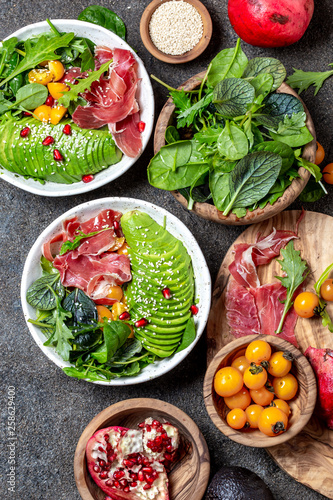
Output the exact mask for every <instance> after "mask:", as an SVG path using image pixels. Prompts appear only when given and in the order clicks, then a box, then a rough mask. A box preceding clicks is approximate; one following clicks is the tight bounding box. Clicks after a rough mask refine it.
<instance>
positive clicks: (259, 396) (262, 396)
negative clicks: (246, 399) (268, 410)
mask: <svg viewBox="0 0 333 500" xmlns="http://www.w3.org/2000/svg"><path fill="white" fill-rule="evenodd" d="M250 396H251V398H252V399H253V401H254V402H255V403H256V404H257V405H260V406H268V405H269V404H270V403H271V402H272V401H273V399H274V393H273V392H271V391H269V390H268V389H267V388H266V387H265V386H263V387H260V389H251V390H250Z"/></svg>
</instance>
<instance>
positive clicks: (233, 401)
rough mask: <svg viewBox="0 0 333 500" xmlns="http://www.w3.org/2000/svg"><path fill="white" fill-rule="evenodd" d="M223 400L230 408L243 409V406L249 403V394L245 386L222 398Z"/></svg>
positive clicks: (245, 406)
mask: <svg viewBox="0 0 333 500" xmlns="http://www.w3.org/2000/svg"><path fill="white" fill-rule="evenodd" d="M224 402H225V404H226V405H227V407H228V408H230V410H233V409H234V408H241V409H242V410H245V408H247V407H248V406H249V404H250V403H251V396H250V393H249V391H248V390H247V389H246V387H243V388H242V389H241V390H240V391H239V392H237V393H236V394H234V395H233V396H229V397H227V398H224Z"/></svg>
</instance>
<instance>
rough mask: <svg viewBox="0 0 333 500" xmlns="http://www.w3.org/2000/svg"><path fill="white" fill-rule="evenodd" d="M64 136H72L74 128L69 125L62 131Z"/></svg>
mask: <svg viewBox="0 0 333 500" xmlns="http://www.w3.org/2000/svg"><path fill="white" fill-rule="evenodd" d="M62 132H63V134H65V135H71V133H72V127H71V126H70V124H69V123H67V124H66V125H65V126H64V128H63V129H62Z"/></svg>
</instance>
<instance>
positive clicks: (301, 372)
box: [203, 335, 317, 448]
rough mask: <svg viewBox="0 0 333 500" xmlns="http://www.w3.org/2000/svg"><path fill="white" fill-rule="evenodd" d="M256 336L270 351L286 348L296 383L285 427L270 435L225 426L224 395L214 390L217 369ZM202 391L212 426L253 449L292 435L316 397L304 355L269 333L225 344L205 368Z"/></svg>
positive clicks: (310, 370)
mask: <svg viewBox="0 0 333 500" xmlns="http://www.w3.org/2000/svg"><path fill="white" fill-rule="evenodd" d="M259 339H260V340H265V341H266V342H268V343H269V345H270V346H271V349H272V352H274V351H283V352H285V351H289V352H290V353H291V354H292V356H293V358H294V360H293V366H292V368H291V373H292V374H293V375H294V376H295V377H296V379H297V382H298V391H297V393H296V396H295V397H294V398H292V399H291V400H287V403H288V404H289V406H290V409H291V414H290V416H289V421H288V427H287V430H286V431H285V432H283V433H282V434H279V435H277V436H273V437H270V436H266V435H265V434H263V433H262V432H261V431H260V430H259V429H245V428H244V429H241V430H235V429H232V428H231V427H229V425H228V424H227V420H226V417H227V414H228V412H229V409H228V407H227V405H226V404H225V402H224V398H223V397H220V396H219V395H218V394H217V393H216V391H215V389H214V377H215V374H216V373H217V371H218V370H220V369H221V368H223V367H225V366H230V365H231V363H232V362H233V361H234V360H235V359H236V358H237V357H238V356H242V355H244V353H245V350H246V347H247V346H248V345H249V343H250V342H252V341H253V340H259ZM203 392H204V399H205V405H206V409H207V412H208V415H209V416H210V418H211V419H212V421H213V423H214V424H215V425H216V427H217V428H218V429H219V430H220V431H221V432H222V433H223V434H225V435H226V436H228V437H229V438H230V439H232V440H233V441H236V443H240V444H244V445H246V446H253V447H255V448H268V447H270V446H276V445H279V444H281V443H284V442H286V441H288V440H289V439H290V438H292V437H294V436H296V434H298V433H299V432H300V431H301V430H302V429H303V427H305V425H306V424H307V423H308V421H309V420H310V418H311V415H312V413H313V410H314V407H315V404H316V398H317V386H316V379H315V376H314V373H313V370H312V368H311V366H310V363H309V362H308V360H307V359H306V357H305V356H303V354H302V353H301V352H300V351H299V350H298V349H297V348H296V347H295V346H294V345H293V344H291V343H290V342H287V341H286V340H284V339H282V338H279V337H276V336H273V335H247V336H246V337H241V338H239V339H236V340H234V341H232V342H230V343H229V344H227V345H225V346H224V347H223V348H222V349H221V350H220V351H219V352H218V353H217V354H216V355H215V357H214V358H213V360H212V361H211V363H210V365H209V367H208V370H207V372H206V375H205V380H204V388H203ZM251 404H253V403H251Z"/></svg>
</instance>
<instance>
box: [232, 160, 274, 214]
mask: <svg viewBox="0 0 333 500" xmlns="http://www.w3.org/2000/svg"><path fill="white" fill-rule="evenodd" d="M281 165H282V159H281V158H280V156H279V155H277V154H275V153H270V152H268V151H258V152H256V153H251V154H248V155H246V156H244V158H243V159H242V160H240V161H239V162H238V163H237V165H236V166H235V168H234V169H233V171H232V172H231V173H230V174H229V175H230V177H229V190H230V202H229V204H228V206H227V207H226V209H225V210H224V211H223V213H224V215H227V214H228V213H229V212H230V210H231V208H232V207H237V208H239V207H248V206H249V205H252V204H253V203H256V202H257V201H259V200H260V199H261V198H263V197H264V196H265V195H266V194H267V193H268V191H269V190H270V188H271V187H272V186H273V184H274V182H275V181H276V179H277V178H278V175H279V173H280V170H281Z"/></svg>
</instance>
